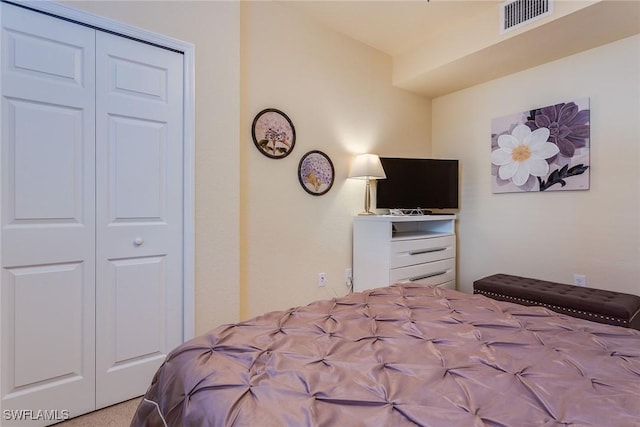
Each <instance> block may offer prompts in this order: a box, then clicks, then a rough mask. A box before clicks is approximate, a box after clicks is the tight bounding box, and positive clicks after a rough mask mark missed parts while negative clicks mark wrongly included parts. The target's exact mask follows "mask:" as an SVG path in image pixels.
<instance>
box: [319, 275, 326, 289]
mask: <svg viewBox="0 0 640 427" xmlns="http://www.w3.org/2000/svg"><path fill="white" fill-rule="evenodd" d="M324 286H327V276H326V274H324V273H318V287H319V288H322V287H324Z"/></svg>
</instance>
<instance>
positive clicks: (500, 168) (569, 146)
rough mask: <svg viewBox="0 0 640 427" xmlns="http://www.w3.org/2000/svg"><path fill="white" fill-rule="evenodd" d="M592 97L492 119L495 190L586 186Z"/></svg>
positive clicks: (550, 189) (572, 188) (507, 190)
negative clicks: (590, 101) (590, 100)
mask: <svg viewBox="0 0 640 427" xmlns="http://www.w3.org/2000/svg"><path fill="white" fill-rule="evenodd" d="M589 148H590V110H589V98H584V99H580V100H576V101H570V102H563V103H560V104H556V105H549V106H547V107H542V108H538V109H534V110H529V111H524V112H522V113H516V114H511V115H508V116H504V117H500V118H497V119H493V120H492V121H491V175H492V184H491V185H492V191H493V193H512V192H526V191H559V190H588V189H589V168H590V156H589Z"/></svg>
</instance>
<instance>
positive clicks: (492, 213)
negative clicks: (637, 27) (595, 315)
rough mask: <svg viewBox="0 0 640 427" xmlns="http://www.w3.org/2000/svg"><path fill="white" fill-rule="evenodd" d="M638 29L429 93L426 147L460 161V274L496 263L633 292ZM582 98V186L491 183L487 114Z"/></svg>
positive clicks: (639, 133)
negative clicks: (587, 163) (587, 174)
mask: <svg viewBox="0 0 640 427" xmlns="http://www.w3.org/2000/svg"><path fill="white" fill-rule="evenodd" d="M639 51H640V36H634V37H631V38H628V39H623V40H621V41H619V42H615V43H612V44H609V45H605V46H603V47H600V48H596V49H593V50H590V51H585V52H583V53H580V54H577V55H573V56H570V57H567V58H564V59H561V60H558V61H555V62H552V63H548V64H546V65H543V66H539V67H536V68H533V69H530V70H527V71H524V72H521V73H517V74H513V75H510V76H508V77H505V78H501V79H498V80H494V81H491V82H488V83H485V84H481V85H478V86H475V87H472V88H469V89H467V90H463V91H460V92H457V93H453V94H450V95H447V96H443V97H441V98H437V99H434V101H433V116H432V120H433V134H432V138H433V154H434V156H442V157H455V158H459V159H460V161H461V169H462V172H461V173H462V181H461V184H462V185H461V187H462V196H461V197H462V205H461V210H460V214H459V221H458V232H459V239H458V243H459V246H458V251H459V258H458V260H459V266H458V270H459V281H458V286H459V287H460V288H461V289H462V290H464V291H471V289H472V283H473V281H474V280H476V279H478V278H480V277H483V276H485V275H488V274H493V273H498V272H504V273H511V274H519V275H524V276H531V277H537V278H540V279H547V280H554V281H559V282H564V283H571V282H572V280H573V273H582V274H586V275H587V285H588V286H591V287H599V288H604V289H611V290H617V291H622V292H629V293H634V294H640V172H639V171H640V168H638V164H640V143H639V141H640V79H639V78H638V76H640V63H639V61H638V52H639ZM584 97H589V98H590V103H591V104H590V108H591V186H590V187H591V188H590V190H588V191H570V192H551V193H508V194H492V193H491V163H490V162H491V160H490V151H491V150H490V141H491V119H492V118H495V117H501V116H504V115H507V114H510V113H514V112H519V111H525V110H528V109H530V108H536V107H542V106H545V105H550V104H554V103H558V102H564V101H569V100H572V99H580V98H584Z"/></svg>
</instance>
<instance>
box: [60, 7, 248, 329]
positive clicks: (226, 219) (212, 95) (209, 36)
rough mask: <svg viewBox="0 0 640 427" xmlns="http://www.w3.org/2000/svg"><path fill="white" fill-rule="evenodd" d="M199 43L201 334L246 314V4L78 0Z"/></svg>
mask: <svg viewBox="0 0 640 427" xmlns="http://www.w3.org/2000/svg"><path fill="white" fill-rule="evenodd" d="M65 4H66V5H68V6H71V7H74V8H77V9H83V10H86V11H89V12H92V13H95V14H98V15H101V16H104V17H107V18H111V19H114V20H117V21H120V22H123V23H126V24H129V25H133V26H136V27H138V28H142V29H146V30H149V31H153V32H156V33H159V34H163V35H166V36H170V37H174V38H176V39H180V40H183V41H186V42H190V43H193V44H194V45H195V87H196V97H195V98H196V106H195V112H196V131H195V136H196V143H195V144H196V147H195V157H196V158H195V186H196V188H195V199H196V200H195V205H196V206H195V233H196V238H195V245H196V247H195V257H196V259H195V281H196V283H195V297H196V301H195V310H196V322H195V327H196V328H195V329H196V333H201V332H205V331H206V330H208V329H210V328H211V327H213V326H216V325H218V324H220V323H226V322H233V321H236V320H237V319H238V316H239V268H240V258H239V253H240V246H239V245H240V240H239V234H238V230H239V209H240V205H239V203H240V199H239V193H240V189H239V185H240V184H239V178H240V177H239V168H238V164H239V156H240V151H239V146H238V140H239V134H240V130H239V129H240V128H239V120H240V6H239V3H237V2H208V1H193V2H191V1H158V2H155V1H113V2H112V1H87V2H79V1H71V2H65Z"/></svg>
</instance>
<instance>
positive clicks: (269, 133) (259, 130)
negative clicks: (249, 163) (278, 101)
mask: <svg viewBox="0 0 640 427" xmlns="http://www.w3.org/2000/svg"><path fill="white" fill-rule="evenodd" d="M251 137H252V138H253V143H254V144H255V145H256V148H257V149H258V150H259V151H260V152H261V153H262V154H264V155H265V156H267V157H271V158H272V159H282V158H284V157H287V156H288V155H289V153H291V151H293V146H294V145H295V143H296V129H295V128H294V127H293V123H292V122H291V119H289V117H288V116H287V115H286V114H285V113H283V112H282V111H280V110H276V109H275V108H267V109H265V110H262V111H260V112H259V113H258V114H257V115H256V117H255V118H254V119H253V124H252V125H251Z"/></svg>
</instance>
